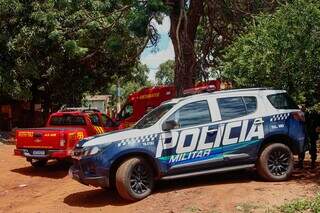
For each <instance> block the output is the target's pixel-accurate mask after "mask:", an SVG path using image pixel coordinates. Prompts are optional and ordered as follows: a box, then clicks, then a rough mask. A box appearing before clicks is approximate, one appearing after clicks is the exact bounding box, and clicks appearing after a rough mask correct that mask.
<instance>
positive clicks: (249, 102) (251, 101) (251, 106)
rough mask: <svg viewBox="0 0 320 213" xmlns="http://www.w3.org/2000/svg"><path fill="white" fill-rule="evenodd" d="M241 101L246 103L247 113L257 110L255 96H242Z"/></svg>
mask: <svg viewBox="0 0 320 213" xmlns="http://www.w3.org/2000/svg"><path fill="white" fill-rule="evenodd" d="M243 101H244V103H245V105H246V109H247V113H248V114H250V113H253V112H255V111H256V110H257V98H256V97H253V96H251V97H250V96H248V97H243Z"/></svg>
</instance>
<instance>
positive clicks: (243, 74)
mask: <svg viewBox="0 0 320 213" xmlns="http://www.w3.org/2000/svg"><path fill="white" fill-rule="evenodd" d="M319 35H320V3H319V2H318V1H312V0H295V1H293V3H290V4H286V5H283V6H281V7H279V9H278V10H277V11H276V12H275V13H274V14H273V15H259V16H257V17H256V18H255V21H254V23H253V24H252V25H251V26H250V27H249V30H248V33H246V34H243V35H242V36H240V37H239V38H238V39H237V40H236V42H234V43H233V44H232V45H231V46H230V47H228V48H227V50H226V55H225V57H224V63H223V67H222V68H223V72H224V75H225V76H226V77H227V78H229V79H232V80H234V81H235V82H236V83H237V85H239V86H246V87H248V86H267V87H275V88H279V89H286V90H288V92H289V93H291V94H292V95H293V96H294V97H295V99H297V100H298V101H299V102H306V103H307V104H309V105H311V104H313V103H315V102H316V101H319V100H320V69H319V67H320V58H319V55H320V40H319Z"/></svg>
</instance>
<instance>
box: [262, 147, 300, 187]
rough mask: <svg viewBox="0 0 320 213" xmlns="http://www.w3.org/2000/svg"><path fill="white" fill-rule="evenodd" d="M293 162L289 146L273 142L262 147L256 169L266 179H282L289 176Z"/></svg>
mask: <svg viewBox="0 0 320 213" xmlns="http://www.w3.org/2000/svg"><path fill="white" fill-rule="evenodd" d="M293 164H294V161H293V154H292V151H291V150H290V148H289V147H288V146H287V145H285V144H282V143H273V144H270V145H268V146H266V147H265V148H264V149H263V151H262V153H261V155H260V157H259V159H258V162H257V171H258V173H259V175H260V176H262V177H263V178H264V179H266V180H268V181H284V180H287V179H288V178H289V177H290V176H291V174H292V171H293Z"/></svg>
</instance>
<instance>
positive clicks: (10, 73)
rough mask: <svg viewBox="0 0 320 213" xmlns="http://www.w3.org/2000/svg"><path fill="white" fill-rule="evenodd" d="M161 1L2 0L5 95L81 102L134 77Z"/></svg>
mask: <svg viewBox="0 0 320 213" xmlns="http://www.w3.org/2000/svg"><path fill="white" fill-rule="evenodd" d="M161 2H162V1H160V0H153V1H148V2H147V3H145V2H142V1H138V0H107V1H102V0H85V1H79V0H71V1H68V0H49V1H31V0H27V1H22V0H0V49H1V52H0V95H6V96H11V97H13V98H16V99H31V98H32V97H39V96H41V97H42V98H47V99H50V100H51V101H53V102H55V103H67V104H68V103H76V102H79V101H80V100H81V96H82V94H83V93H84V92H90V93H94V92H99V91H103V89H104V87H106V85H107V84H108V83H110V82H111V81H113V80H114V79H115V77H114V76H123V77H124V78H126V76H132V73H131V72H132V69H133V67H135V66H136V64H137V63H138V61H139V59H138V56H139V55H140V53H141V51H142V50H143V49H144V48H145V45H146V44H147V42H148V39H149V36H150V35H152V34H156V32H155V31H151V30H150V29H149V28H148V24H149V20H150V19H151V17H161V11H162V10H165V7H164V5H163V3H161Z"/></svg>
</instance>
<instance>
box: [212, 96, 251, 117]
mask: <svg viewBox="0 0 320 213" xmlns="http://www.w3.org/2000/svg"><path fill="white" fill-rule="evenodd" d="M217 101H218V105H219V109H220V113H221V119H222V120H228V119H233V118H238V117H242V116H245V115H248V114H250V113H253V112H255V111H256V110H257V98H256V97H254V96H245V97H230V98H218V99H217Z"/></svg>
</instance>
